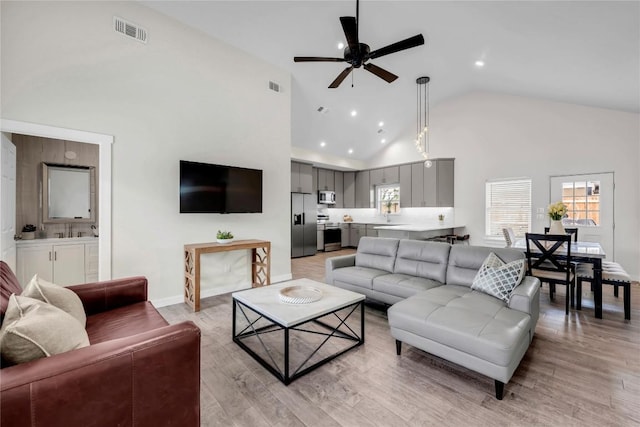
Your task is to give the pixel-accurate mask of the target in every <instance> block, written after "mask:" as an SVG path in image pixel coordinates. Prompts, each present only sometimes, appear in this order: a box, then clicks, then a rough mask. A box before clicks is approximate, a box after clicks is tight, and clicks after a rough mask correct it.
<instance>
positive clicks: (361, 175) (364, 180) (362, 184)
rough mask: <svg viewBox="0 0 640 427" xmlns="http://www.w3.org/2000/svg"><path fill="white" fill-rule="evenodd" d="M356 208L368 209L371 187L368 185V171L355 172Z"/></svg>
mask: <svg viewBox="0 0 640 427" xmlns="http://www.w3.org/2000/svg"><path fill="white" fill-rule="evenodd" d="M355 207H356V208H370V207H372V206H371V185H370V184H369V171H368V170H367V171H358V172H356V204H355Z"/></svg>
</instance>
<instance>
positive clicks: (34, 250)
mask: <svg viewBox="0 0 640 427" xmlns="http://www.w3.org/2000/svg"><path fill="white" fill-rule="evenodd" d="M36 273H37V274H38V276H39V277H42V278H43V279H45V280H47V281H50V282H53V283H55V284H57V285H61V286H69V285H77V284H81V283H88V282H95V281H97V280H98V241H97V239H95V238H75V239H74V238H70V239H42V240H22V241H18V242H17V274H16V275H17V277H18V281H19V282H20V284H21V285H22V286H26V284H27V283H28V282H29V280H31V278H32V277H33V275H34V274H36Z"/></svg>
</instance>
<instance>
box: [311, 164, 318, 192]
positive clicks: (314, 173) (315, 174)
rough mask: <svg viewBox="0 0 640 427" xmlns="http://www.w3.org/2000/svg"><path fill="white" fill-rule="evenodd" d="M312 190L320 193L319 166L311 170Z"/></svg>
mask: <svg viewBox="0 0 640 427" xmlns="http://www.w3.org/2000/svg"><path fill="white" fill-rule="evenodd" d="M311 192H312V193H313V194H318V168H313V169H312V171H311Z"/></svg>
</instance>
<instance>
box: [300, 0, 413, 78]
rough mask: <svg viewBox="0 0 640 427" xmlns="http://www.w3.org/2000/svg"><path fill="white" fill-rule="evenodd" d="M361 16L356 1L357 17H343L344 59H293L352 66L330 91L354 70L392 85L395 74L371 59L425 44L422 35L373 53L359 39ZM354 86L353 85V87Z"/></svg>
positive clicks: (301, 57)
mask: <svg viewBox="0 0 640 427" xmlns="http://www.w3.org/2000/svg"><path fill="white" fill-rule="evenodd" d="M359 16H360V1H359V0H356V16H355V17H354V16H341V17H340V23H341V24H342V30H343V31H344V35H345V38H346V39H347V46H346V47H345V48H344V51H343V58H325V57H318V56H296V57H294V58H293V60H294V62H346V63H348V64H350V65H349V66H348V67H347V68H345V69H344V70H342V72H341V73H340V74H339V75H338V77H336V79H335V80H334V81H333V82H331V84H330V85H329V88H330V89H335V88H337V87H338V86H340V84H341V83H342V82H343V81H344V79H346V78H347V76H348V75H349V74H351V72H352V71H353V69H354V68H360V67H363V68H364V69H365V70H367V71H368V72H370V73H372V74H374V75H376V76H378V77H380V78H381V79H382V80H384V81H386V82H387V83H391V82H393V81H394V80H396V79H397V78H398V76H396V75H395V74H393V73H391V72H389V71H387V70H385V69H383V68H380V67H378V66H377V65H374V64H371V63H368V62H367V61H369V60H370V59H375V58H380V57H381V56H385V55H389V54H392V53H396V52H400V51H402V50H406V49H410V48H412V47H416V46H420V45H423V44H424V37H423V36H422V34H418V35H415V36H413V37H409V38H408V39H404V40H401V41H399V42H396V43H392V44H390V45H388V46H385V47H382V48H380V49H377V50H374V51H371V48H370V47H369V45H368V44H366V43H360V40H359V38H358V28H359V23H360V20H359ZM352 86H353V85H352Z"/></svg>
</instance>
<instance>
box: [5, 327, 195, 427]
mask: <svg viewBox="0 0 640 427" xmlns="http://www.w3.org/2000/svg"><path fill="white" fill-rule="evenodd" d="M0 376H1V381H0V383H1V385H0V414H1V415H0V425H11V426H14V427H21V426H35V425H44V424H46V425H47V426H72V425H86V423H87V420H95V417H96V416H97V417H100V423H99V424H100V425H137V423H139V422H141V421H142V420H144V423H145V424H148V425H167V424H171V425H181V426H198V425H199V423H200V329H198V327H197V326H196V325H195V324H193V323H192V322H183V323H180V324H177V325H169V326H165V327H162V328H158V329H155V330H152V331H148V332H144V333H141V334H137V335H133V336H130V337H126V338H120V339H115V340H111V341H105V342H102V343H99V344H95V345H91V346H89V347H84V348H80V349H77V350H72V351H69V352H66V353H61V354H58V355H55V356H51V357H47V358H44V359H39V360H35V361H33V362H29V363H25V364H21V365H16V366H11V367H8V368H4V369H2V370H1V371H0ZM172 420H173V422H172Z"/></svg>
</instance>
